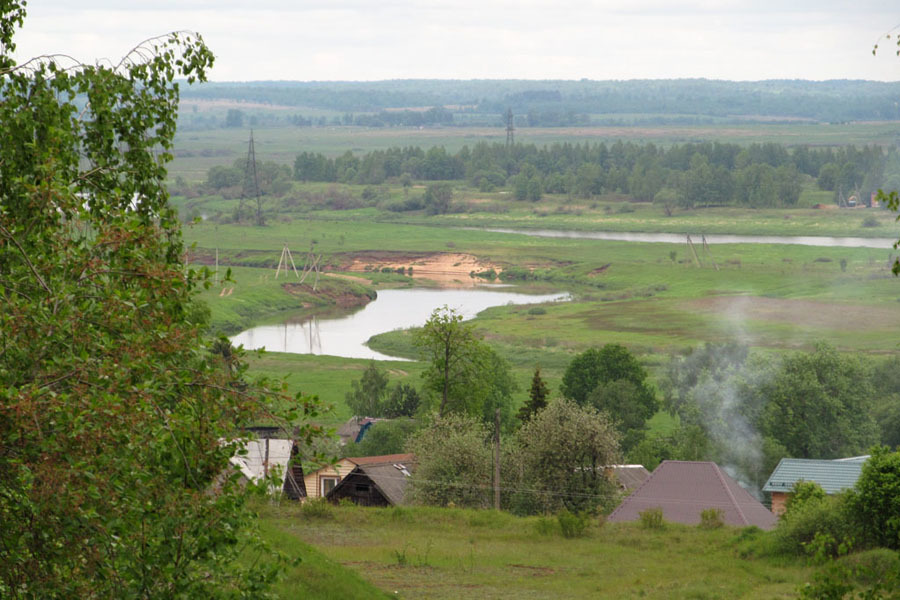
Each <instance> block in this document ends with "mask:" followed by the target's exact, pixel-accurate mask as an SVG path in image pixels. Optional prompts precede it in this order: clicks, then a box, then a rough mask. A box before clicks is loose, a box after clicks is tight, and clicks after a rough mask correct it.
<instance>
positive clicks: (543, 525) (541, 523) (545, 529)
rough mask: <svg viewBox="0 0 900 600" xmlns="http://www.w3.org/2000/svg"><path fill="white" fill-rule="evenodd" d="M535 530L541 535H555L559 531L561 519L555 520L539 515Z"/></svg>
mask: <svg viewBox="0 0 900 600" xmlns="http://www.w3.org/2000/svg"><path fill="white" fill-rule="evenodd" d="M534 530H535V531H536V532H537V533H538V534H539V535H553V534H554V533H556V532H557V531H559V521H555V520H553V519H551V518H550V517H538V520H537V521H535V523H534Z"/></svg>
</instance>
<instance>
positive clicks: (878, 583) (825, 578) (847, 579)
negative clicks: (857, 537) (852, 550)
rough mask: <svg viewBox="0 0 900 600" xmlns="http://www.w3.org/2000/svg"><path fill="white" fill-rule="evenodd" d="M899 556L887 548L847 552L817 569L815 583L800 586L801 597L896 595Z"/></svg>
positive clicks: (875, 597) (827, 597)
mask: <svg viewBox="0 0 900 600" xmlns="http://www.w3.org/2000/svg"><path fill="white" fill-rule="evenodd" d="M898 589H900V557H898V556H897V553H896V552H892V551H890V550H887V549H885V548H879V549H877V550H870V551H868V552H860V553H858V554H853V555H850V556H846V557H844V558H841V559H839V560H836V561H834V562H829V563H828V564H827V565H825V566H823V567H822V568H820V569H819V570H818V571H816V573H815V575H814V576H813V581H812V583H806V584H805V585H804V586H803V587H801V588H800V590H799V592H800V597H801V598H814V599H823V600H824V599H831V598H844V597H846V596H847V594H849V593H851V592H853V591H854V590H856V591H857V592H858V593H857V594H856V595H855V596H852V597H856V598H869V599H873V600H874V599H879V598H897V590H898Z"/></svg>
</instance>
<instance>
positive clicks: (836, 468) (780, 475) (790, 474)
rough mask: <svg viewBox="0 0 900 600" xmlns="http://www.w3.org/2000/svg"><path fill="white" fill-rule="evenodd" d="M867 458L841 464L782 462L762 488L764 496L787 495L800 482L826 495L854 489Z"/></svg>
mask: <svg viewBox="0 0 900 600" xmlns="http://www.w3.org/2000/svg"><path fill="white" fill-rule="evenodd" d="M866 458H868V457H854V458H853V459H842V460H812V459H807V458H782V459H781V461H780V462H779V463H778V466H777V467H775V470H774V471H772V475H770V476H769V480H768V481H767V482H766V485H765V486H764V487H763V491H764V492H790V491H791V490H792V489H793V487H794V484H795V483H796V482H798V481H800V480H803V481H814V482H816V483H818V484H819V485H820V486H822V489H823V490H825V493H826V494H837V493H838V492H841V491H843V490H846V489H848V488H852V487H853V486H854V485H856V480H857V479H859V474H860V473H861V472H862V466H863V463H864V462H865V459H866Z"/></svg>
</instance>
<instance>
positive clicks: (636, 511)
mask: <svg viewBox="0 0 900 600" xmlns="http://www.w3.org/2000/svg"><path fill="white" fill-rule="evenodd" d="M648 508H661V509H662V511H663V518H664V519H665V520H667V521H671V522H674V523H684V524H686V525H696V524H698V523H700V513H701V511H704V510H706V509H708V508H718V509H719V510H721V511H722V518H723V520H724V521H725V523H727V524H728V525H735V526H738V527H746V526H748V525H756V526H757V527H761V528H762V529H771V528H772V527H774V526H775V522H776V521H777V519H776V517H775V515H773V514H772V513H771V512H769V511H768V510H767V509H766V507H765V506H763V505H762V504H760V503H759V501H757V500H756V498H754V497H753V496H751V495H750V492H748V491H747V490H745V489H744V488H742V487H741V486H740V485H739V484H738V482H737V481H735V480H734V479H732V478H731V477H729V476H728V475H727V474H726V473H725V472H724V471H722V469H721V468H719V465H717V464H716V463H713V462H693V461H678V460H666V461H663V463H662V464H661V465H659V466H658V467H657V468H656V470H655V471H653V473H652V474H651V475H650V477H648V478H647V479H646V480H644V483H642V484H641V486H640V487H638V488H637V489H636V490H635V491H634V493H633V494H631V495H630V496H628V497H627V498H626V499H625V500H624V501H623V502H622V504H620V505H619V507H618V508H616V510H614V511H613V512H612V514H611V515H609V519H608V520H609V521H610V522H613V523H614V522H622V521H637V520H638V519H640V513H641V512H643V511H645V510H647V509H648Z"/></svg>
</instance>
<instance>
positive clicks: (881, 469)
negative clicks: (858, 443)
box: [855, 446, 900, 550]
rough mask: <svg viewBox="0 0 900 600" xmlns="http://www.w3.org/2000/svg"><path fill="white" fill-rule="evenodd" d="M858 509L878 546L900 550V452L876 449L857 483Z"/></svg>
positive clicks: (867, 530)
mask: <svg viewBox="0 0 900 600" xmlns="http://www.w3.org/2000/svg"><path fill="white" fill-rule="evenodd" d="M855 507H856V510H857V513H858V515H859V519H860V521H861V522H862V524H863V528H864V530H865V531H866V532H868V534H869V536H871V537H872V538H873V541H874V542H875V543H877V544H878V545H880V546H884V547H886V548H891V549H894V550H897V549H900V450H897V451H894V452H891V451H890V450H889V449H888V448H887V447H885V446H876V447H874V448H872V451H871V456H870V457H869V459H868V460H866V462H865V463H864V464H863V468H862V473H861V474H860V476H859V480H858V481H857V482H856V496H855Z"/></svg>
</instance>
